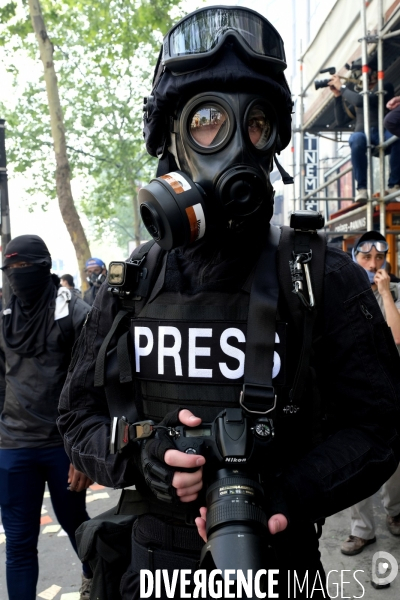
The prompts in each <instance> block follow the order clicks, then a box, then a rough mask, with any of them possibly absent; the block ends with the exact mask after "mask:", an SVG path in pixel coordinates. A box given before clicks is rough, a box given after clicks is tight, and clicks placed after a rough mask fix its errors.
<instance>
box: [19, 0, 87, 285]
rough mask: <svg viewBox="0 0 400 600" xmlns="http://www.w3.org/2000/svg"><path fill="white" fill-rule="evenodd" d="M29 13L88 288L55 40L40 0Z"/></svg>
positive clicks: (64, 210) (66, 206)
mask: <svg viewBox="0 0 400 600" xmlns="http://www.w3.org/2000/svg"><path fill="white" fill-rule="evenodd" d="M29 13H30V16H31V20H32V25H33V30H34V32H35V34H36V39H37V41H38V44H39V50H40V58H41V60H42V62H43V67H44V80H45V82H46V91H47V100H48V105H49V112H50V123H51V135H52V138H53V142H54V153H55V157H56V173H55V177H56V189H57V197H58V204H59V206H60V212H61V216H62V218H63V221H64V223H65V225H66V227H67V229H68V233H69V235H70V237H71V241H72V243H73V245H74V248H75V253H76V257H77V259H78V265H79V270H80V274H81V280H82V287H83V289H86V288H87V283H86V275H85V262H86V260H87V259H88V258H89V257H90V248H89V244H88V241H87V239H86V235H85V231H84V229H83V227H82V223H81V221H80V218H79V215H78V212H77V210H76V208H75V204H74V199H73V197H72V190H71V169H70V165H69V161H68V155H67V146H66V140H65V129H64V117H63V112H62V109H61V104H60V97H59V94H58V83H57V76H56V72H55V68H54V63H53V44H52V43H51V41H50V39H49V37H48V35H47V31H46V26H45V23H44V20H43V16H42V11H41V7H40V3H39V0H29Z"/></svg>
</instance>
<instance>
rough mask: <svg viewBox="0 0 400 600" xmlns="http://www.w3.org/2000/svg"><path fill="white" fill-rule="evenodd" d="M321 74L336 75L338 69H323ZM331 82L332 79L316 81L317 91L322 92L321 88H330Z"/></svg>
mask: <svg viewBox="0 0 400 600" xmlns="http://www.w3.org/2000/svg"><path fill="white" fill-rule="evenodd" d="M320 73H329V75H335V73H336V68H335V67H328V68H327V69H322V70H321V71H320ZM329 81H330V79H316V80H315V81H314V85H315V89H316V90H320V89H321V88H326V87H329Z"/></svg>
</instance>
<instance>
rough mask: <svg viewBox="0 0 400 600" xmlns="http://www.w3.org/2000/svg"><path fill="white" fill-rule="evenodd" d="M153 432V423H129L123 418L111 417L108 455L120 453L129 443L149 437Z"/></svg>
mask: <svg viewBox="0 0 400 600" xmlns="http://www.w3.org/2000/svg"><path fill="white" fill-rule="evenodd" d="M153 431H154V423H153V421H137V422H136V423H129V422H128V421H127V420H126V418H125V417H121V418H120V419H119V418H118V417H113V420H112V427H111V439H110V454H116V453H117V452H122V450H123V449H124V448H125V446H127V445H128V444H129V443H130V442H137V441H139V440H143V439H145V438H148V437H150V436H151V435H152V434H153Z"/></svg>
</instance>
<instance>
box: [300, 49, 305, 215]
mask: <svg viewBox="0 0 400 600" xmlns="http://www.w3.org/2000/svg"><path fill="white" fill-rule="evenodd" d="M300 55H301V56H302V48H301V46H300ZM303 126H304V90H303V57H302V58H301V59H300V148H299V151H300V156H299V166H300V169H299V195H300V202H299V208H300V209H302V210H303V209H304V208H305V202H304V196H305V187H304V175H305V173H304V130H303Z"/></svg>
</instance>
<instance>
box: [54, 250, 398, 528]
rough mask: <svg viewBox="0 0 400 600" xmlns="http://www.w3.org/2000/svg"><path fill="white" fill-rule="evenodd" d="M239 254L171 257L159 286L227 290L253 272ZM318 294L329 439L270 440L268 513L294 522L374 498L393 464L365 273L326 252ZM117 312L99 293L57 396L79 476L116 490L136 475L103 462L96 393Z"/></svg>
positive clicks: (386, 360) (374, 310)
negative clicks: (276, 449)
mask: <svg viewBox="0 0 400 600" xmlns="http://www.w3.org/2000/svg"><path fill="white" fill-rule="evenodd" d="M243 247H244V246H242V247H238V248H237V249H236V256H232V252H229V253H225V255H223V253H220V255H217V254H214V255H213V256H211V255H210V254H209V253H207V252H206V251H205V250H202V249H201V247H200V250H197V251H196V249H189V250H187V251H186V253H183V254H182V253H178V256H177V257H175V270H174V269H170V272H169V271H168V269H167V275H166V280H165V285H166V286H171V287H172V288H173V287H176V285H177V284H178V286H180V288H181V289H182V288H186V289H182V292H183V293H185V294H187V296H186V297H187V299H188V302H190V294H191V292H193V290H194V289H203V290H205V291H207V289H209V290H211V289H213V290H214V291H215V289H218V285H220V286H222V288H220V289H224V290H225V291H226V290H229V289H230V286H233V287H234V284H235V281H236V282H238V283H239V284H240V285H241V283H242V281H243V277H244V276H246V274H248V273H249V272H250V269H251V268H252V264H249V262H248V256H249V254H248V253H247V252H244V251H242V249H243ZM241 248H242V249H241ZM233 252H235V251H234V250H233ZM168 264H170V261H169V263H168ZM324 296H325V301H324V309H323V325H322V331H321V336H320V339H319V340H317V341H316V342H315V357H314V368H315V370H316V374H317V380H318V386H319V388H320V391H321V394H322V399H323V411H324V412H325V413H326V414H327V415H328V416H329V418H328V423H329V425H328V430H327V433H326V439H325V440H324V441H322V443H319V444H318V445H317V446H315V447H314V448H310V443H309V439H307V438H308V434H307V431H308V430H307V427H306V428H305V429H304V430H303V429H302V428H301V426H300V427H297V428H296V432H295V433H294V432H293V431H291V432H290V433H288V432H287V431H285V428H284V427H281V428H280V431H279V433H278V431H277V432H276V437H278V435H279V437H280V440H281V443H280V444H281V446H282V447H283V446H284V447H285V452H286V457H287V460H285V461H284V463H285V466H284V468H283V470H282V472H280V473H278V474H277V478H276V480H275V481H274V482H272V481H271V482H270V485H271V489H272V488H273V489H274V494H272V496H271V502H272V504H274V503H276V505H275V506H271V507H270V508H271V512H274V509H276V511H277V512H281V507H282V498H283V503H284V504H285V505H287V506H288V507H289V509H288V512H289V513H290V514H291V515H292V517H293V518H294V517H295V515H299V516H300V515H302V518H306V519H308V520H313V521H315V520H317V519H319V518H321V517H327V516H329V515H331V514H333V513H335V512H337V511H339V510H342V509H344V508H346V507H347V506H350V505H352V504H354V503H355V502H357V501H359V500H361V499H362V498H365V497H367V496H369V495H371V494H372V493H374V492H375V491H376V490H377V489H378V488H379V487H380V486H381V485H382V484H383V483H384V481H386V480H387V479H388V478H389V476H390V475H391V474H392V473H393V472H394V470H395V469H396V466H397V464H398V462H399V457H400V445H399V432H398V431H399V428H400V425H399V415H400V413H399V408H400V404H399V399H400V380H399V377H398V373H399V367H400V359H399V355H398V353H397V350H396V346H395V344H394V341H393V337H392V334H391V331H390V329H389V328H388V326H387V325H386V323H385V321H384V319H383V316H382V313H381V311H380V309H379V307H378V305H377V303H376V300H375V298H374V296H373V293H372V291H371V287H370V285H369V283H368V280H367V278H366V277H365V274H364V272H363V270H362V269H360V268H359V267H358V266H357V265H356V264H355V263H353V262H352V261H351V259H350V258H349V257H348V256H347V255H346V254H344V253H343V252H341V251H340V250H337V249H328V250H327V254H326V264H325V276H324ZM118 309H119V306H118V301H117V300H116V299H114V298H112V297H110V296H109V295H108V293H107V290H106V286H103V287H102V289H101V291H100V293H99V294H98V296H97V298H96V302H95V304H94V306H93V307H92V311H91V313H90V316H89V319H88V322H87V324H86V326H85V327H84V330H83V333H82V338H81V344H80V350H79V353H78V354H77V356H76V357H75V359H76V364H75V367H74V370H73V371H72V372H71V373H69V375H68V377H67V381H66V384H65V387H64V389H63V392H62V394H61V398H60V417H59V420H58V425H59V428H60V431H61V433H62V435H63V436H64V441H65V447H66V450H67V453H68V454H69V456H70V458H71V461H72V463H73V464H74V465H75V467H76V468H77V469H79V470H82V471H84V472H85V473H87V475H88V476H90V477H91V478H92V479H94V480H95V481H98V482H99V483H102V484H103V485H106V486H110V487H117V488H122V487H127V486H130V485H132V484H134V483H135V482H138V480H139V478H140V476H139V474H138V469H137V467H136V465H135V459H134V457H133V456H132V455H130V454H129V453H126V454H116V455H110V453H109V438H110V416H109V412H108V406H107V402H106V398H105V394H104V391H103V389H102V388H99V387H96V388H95V387H93V382H94V365H95V361H96V356H97V354H98V351H99V348H100V346H101V343H102V341H103V339H104V337H105V336H106V335H107V332H108V331H109V329H110V327H111V324H112V322H113V319H114V316H115V315H116V313H117V312H118ZM286 316H287V318H288V320H289V321H290V315H286ZM310 401H311V400H310ZM278 403H279V400H278ZM314 414H315V413H314ZM308 425H309V424H308Z"/></svg>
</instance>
